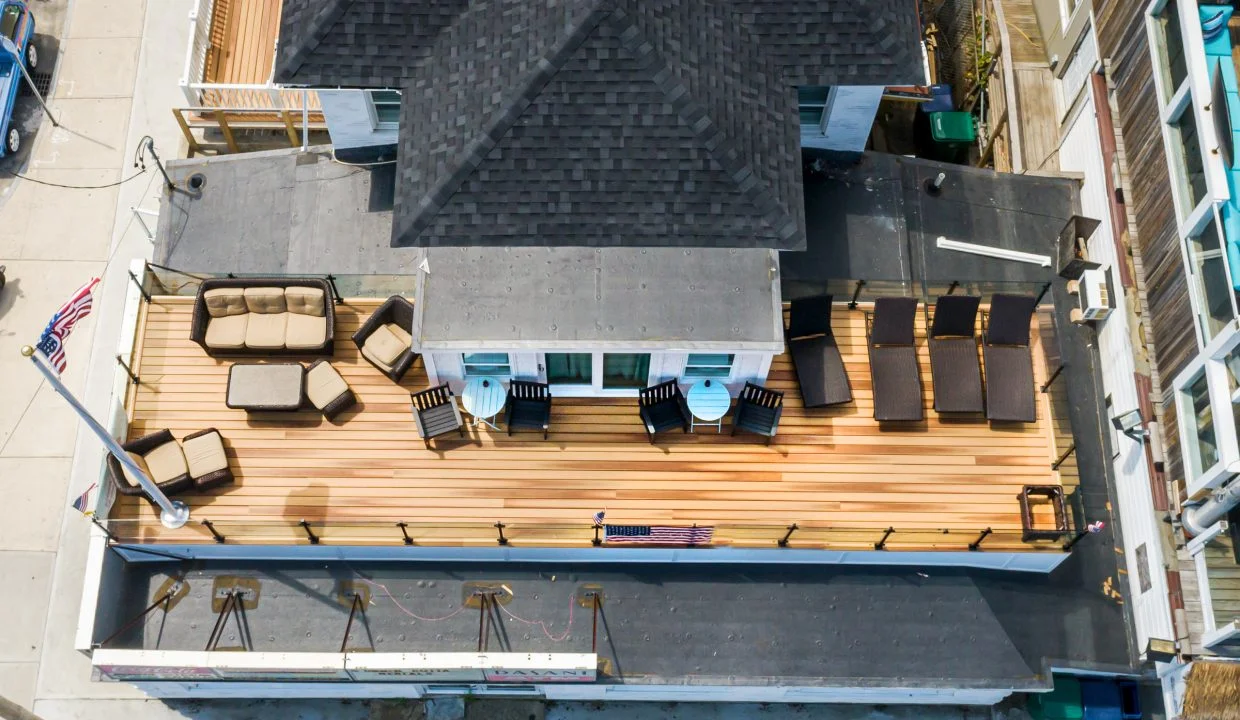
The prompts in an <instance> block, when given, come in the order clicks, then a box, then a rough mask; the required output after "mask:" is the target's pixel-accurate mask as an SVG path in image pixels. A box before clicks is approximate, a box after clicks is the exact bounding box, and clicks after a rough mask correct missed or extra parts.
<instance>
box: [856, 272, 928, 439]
mask: <svg viewBox="0 0 1240 720" xmlns="http://www.w3.org/2000/svg"><path fill="white" fill-rule="evenodd" d="M869 320H870V323H869V325H870V327H869V346H870V380H871V381H872V385H873V389H874V419H875V420H922V419H925V416H926V414H925V408H924V407H923V406H922V401H921V367H920V365H919V364H918V362H917V347H916V345H915V344H914V330H913V327H914V324H915V323H916V320H917V300H916V299H915V298H905V297H887V298H878V299H877V300H875V301H874V314H873V316H872V317H871V318H869Z"/></svg>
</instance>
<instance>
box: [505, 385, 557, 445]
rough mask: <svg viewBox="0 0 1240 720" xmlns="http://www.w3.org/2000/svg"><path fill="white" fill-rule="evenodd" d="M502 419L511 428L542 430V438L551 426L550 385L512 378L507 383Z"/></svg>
mask: <svg viewBox="0 0 1240 720" xmlns="http://www.w3.org/2000/svg"><path fill="white" fill-rule="evenodd" d="M505 410H506V412H505V417H504V421H505V422H506V423H508V434H509V435H511V434H512V431H513V428H518V427H523V428H530V429H533V430H542V434H543V440H546V439H547V431H548V429H549V428H550V426H551V387H550V386H549V385H547V384H546V383H538V382H528V381H525V380H513V381H512V382H510V383H509V384H508V402H507V403H506V407H505Z"/></svg>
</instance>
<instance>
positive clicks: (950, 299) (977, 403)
mask: <svg viewBox="0 0 1240 720" xmlns="http://www.w3.org/2000/svg"><path fill="white" fill-rule="evenodd" d="M981 301H982V299H981V298H980V297H977V296H975V295H944V296H943V297H940V298H939V299H938V300H937V301H935V303H934V319H933V321H932V322H931V323H930V330H929V332H928V333H927V335H928V339H927V344H929V346H930V377H931V379H932V380H933V381H934V410H935V412H939V413H980V412H982V411H983V410H985V409H986V406H985V400H984V398H983V397H982V363H981V360H979V359H978V356H977V330H976V327H977V308H978V305H979V304H980V303H981Z"/></svg>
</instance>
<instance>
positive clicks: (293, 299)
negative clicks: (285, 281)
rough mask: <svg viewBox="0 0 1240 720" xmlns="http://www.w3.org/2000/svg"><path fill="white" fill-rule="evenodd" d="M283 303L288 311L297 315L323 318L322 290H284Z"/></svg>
mask: <svg viewBox="0 0 1240 720" xmlns="http://www.w3.org/2000/svg"><path fill="white" fill-rule="evenodd" d="M284 302H285V304H287V305H288V311H289V312H291V313H297V314H299V315H318V316H319V317H323V315H324V314H325V313H326V310H324V308H323V289H322V288H311V287H288V288H284Z"/></svg>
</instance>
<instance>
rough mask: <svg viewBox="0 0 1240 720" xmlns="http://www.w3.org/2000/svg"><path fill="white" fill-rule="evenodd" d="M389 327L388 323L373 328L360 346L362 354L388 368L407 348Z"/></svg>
mask: <svg viewBox="0 0 1240 720" xmlns="http://www.w3.org/2000/svg"><path fill="white" fill-rule="evenodd" d="M390 327H391V324H390V323H389V324H387V325H380V326H379V327H377V328H375V331H374V332H372V333H371V334H370V337H368V338H366V342H365V343H363V344H362V354H364V355H366V357H368V358H370V359H372V360H374V361H376V362H378V363H379V364H381V365H386V366H388V367H389V368H390V367H391V366H392V363H394V362H396V358H398V357H400V354H401V353H403V352H404V351H405V350H406V349H407V348H408V347H409V346H408V345H406V344H405V343H404V342H402V341H401V339H400V337H399V336H397V335H396V333H394V332H392V330H391V329H390Z"/></svg>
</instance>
